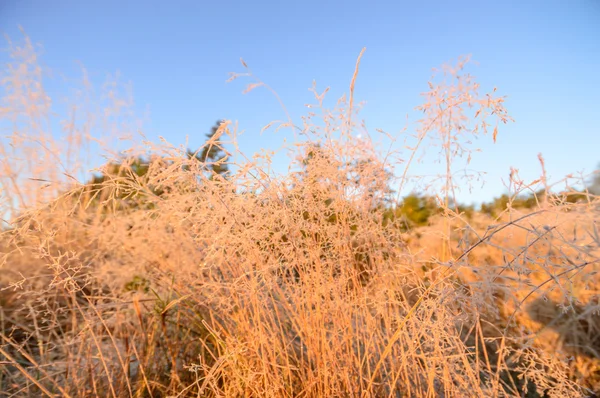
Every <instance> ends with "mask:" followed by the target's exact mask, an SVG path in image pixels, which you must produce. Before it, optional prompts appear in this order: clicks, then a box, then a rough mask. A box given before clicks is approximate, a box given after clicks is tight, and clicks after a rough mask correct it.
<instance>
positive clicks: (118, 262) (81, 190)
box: [0, 40, 600, 397]
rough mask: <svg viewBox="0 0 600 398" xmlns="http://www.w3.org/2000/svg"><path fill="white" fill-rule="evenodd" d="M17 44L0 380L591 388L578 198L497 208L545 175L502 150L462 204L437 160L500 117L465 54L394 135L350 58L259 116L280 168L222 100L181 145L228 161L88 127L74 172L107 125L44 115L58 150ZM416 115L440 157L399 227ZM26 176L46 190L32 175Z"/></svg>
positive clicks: (422, 389) (511, 390) (131, 388)
mask: <svg viewBox="0 0 600 398" xmlns="http://www.w3.org/2000/svg"><path fill="white" fill-rule="evenodd" d="M25 43H26V44H25V46H24V47H18V46H13V47H12V49H13V52H14V53H15V55H16V56H17V58H16V61H15V63H14V64H11V65H9V66H8V67H7V68H6V71H5V72H6V74H7V76H6V77H5V78H4V79H3V84H4V87H5V95H4V99H5V102H4V104H3V108H2V123H3V125H4V123H5V122H6V123H9V122H10V127H11V129H10V133H9V135H8V136H6V137H3V138H2V141H0V150H2V152H1V158H0V160H1V162H2V167H3V173H2V174H1V176H2V177H1V178H0V188H1V189H2V191H1V193H2V199H3V205H4V206H5V207H4V208H3V214H4V218H5V222H6V227H5V228H4V230H3V232H2V234H1V235H0V247H1V248H2V251H1V253H2V257H1V262H0V270H1V271H2V272H1V273H0V289H1V290H0V339H1V340H0V391H3V392H2V393H0V395H2V396H4V395H6V396H65V397H78V396H86V397H87V396H103V397H104V396H110V397H120V396H132V397H142V396H148V397H161V396H178V397H187V396H190V397H191V396H196V397H200V396H202V397H237V396H252V397H258V396H261V397H262V396H267V397H325V396H332V397H335V396H340V397H341V396H344V397H346V396H356V397H380V396H387V397H402V396H408V397H434V396H435V397H437V396H440V397H471V396H472V397H483V396H485V397H522V396H528V397H536V396H539V397H541V396H556V397H558V396H560V397H563V396H585V395H590V394H592V393H593V391H597V390H598V388H599V386H598V383H599V380H600V375H599V369H600V358H599V354H598V352H599V350H600V348H599V344H600V342H599V341H598V336H599V335H600V334H599V333H598V331H599V329H600V322H599V320H598V316H599V312H600V303H599V302H598V288H599V283H598V277H597V274H596V272H597V271H598V269H599V267H600V266H599V264H598V248H599V245H600V237H599V235H598V232H597V229H596V221H597V219H598V215H599V214H598V209H599V207H598V201H597V199H596V198H595V197H594V196H593V195H591V194H588V193H586V194H585V195H584V199H585V200H582V201H579V202H575V203H571V202H568V201H566V200H564V197H563V198H562V200H561V198H560V197H559V196H553V197H552V200H544V201H543V202H540V204H539V206H537V207H536V208H534V209H531V210H527V212H523V211H521V210H517V209H513V208H512V207H511V206H510V203H512V201H513V199H514V198H516V196H517V195H518V194H519V193H520V192H523V191H524V190H532V191H534V192H538V191H539V184H542V185H543V186H544V192H545V193H546V198H550V196H549V195H548V193H549V192H550V190H551V188H552V185H551V184H550V182H548V181H546V179H545V178H542V179H540V181H539V182H534V183H532V184H527V183H525V182H523V181H520V180H519V179H518V173H516V172H515V173H513V175H512V177H513V179H512V180H511V186H510V187H511V190H512V191H511V196H510V198H509V200H508V206H507V208H506V211H504V212H503V213H502V214H499V215H497V217H496V219H492V218H490V217H489V216H486V215H483V214H479V213H478V214H475V215H474V216H473V217H472V219H467V218H466V217H463V215H461V214H460V211H458V209H457V208H456V207H455V204H456V200H455V199H456V198H455V195H454V193H453V192H454V190H455V189H456V188H457V187H458V182H457V180H456V179H455V177H454V176H455V173H456V170H455V165H456V163H455V161H456V159H457V158H460V157H461V156H463V155H465V156H467V158H468V157H469V156H470V154H471V152H472V151H473V149H472V148H471V147H470V146H469V143H468V141H469V136H470V135H473V134H479V133H482V132H483V133H485V132H486V131H487V130H488V129H490V130H492V128H491V126H492V125H493V126H494V127H493V130H492V131H493V132H492V139H494V140H495V139H496V135H497V134H498V130H497V125H498V123H499V122H500V123H506V122H508V121H510V120H511V119H510V117H509V116H508V114H507V111H506V110H505V109H504V107H503V101H504V99H503V98H502V97H498V98H496V97H493V96H492V95H491V94H490V95H487V94H486V95H480V94H479V93H478V89H479V86H478V85H477V84H476V83H475V81H474V79H473V78H472V77H471V76H470V75H468V74H465V73H464V70H465V69H466V67H467V64H466V61H467V60H466V59H465V60H460V61H459V62H458V65H457V66H456V67H453V68H450V67H448V68H445V69H444V70H443V71H444V73H445V75H442V78H444V76H446V77H448V78H450V80H451V82H450V81H442V82H437V83H436V82H435V81H432V82H431V83H430V86H429V91H428V92H427V93H425V95H424V98H425V103H424V104H423V105H421V106H420V107H419V108H418V109H419V110H421V111H423V119H422V120H420V121H419V124H418V128H417V130H416V133H415V134H414V135H413V139H414V140H416V142H415V145H413V146H412V150H411V152H410V153H408V154H406V155H407V156H404V155H403V154H402V153H400V152H397V151H395V150H393V149H392V147H393V146H392V147H390V149H389V150H387V151H381V150H379V149H378V148H379V146H378V143H377V142H375V141H374V140H373V139H372V138H371V135H370V134H369V133H368V131H367V130H366V127H365V125H364V123H360V122H359V121H357V119H356V117H357V116H356V114H357V110H358V106H355V99H354V85H355V83H356V81H357V77H358V71H359V63H360V57H359V59H358V62H357V64H356V70H355V73H354V75H353V77H352V80H351V86H350V91H349V94H348V96H344V97H342V98H341V99H340V100H339V101H337V103H336V105H335V107H334V108H333V109H328V108H327V107H326V106H325V95H326V93H327V91H328V90H325V91H324V92H323V93H321V94H319V92H318V91H317V89H316V86H314V87H313V91H314V94H315V103H314V104H311V108H314V109H315V110H319V111H320V114H317V113H316V111H314V112H313V111H310V112H309V113H308V114H307V115H306V116H305V117H304V118H303V119H302V123H301V124H299V125H297V124H295V123H294V122H293V121H292V120H291V117H289V115H286V119H287V121H285V122H283V123H279V126H278V127H277V128H291V129H293V130H294V132H295V133H296V141H295V142H294V143H293V145H290V146H288V147H284V148H283V149H282V150H288V151H289V153H290V159H291V164H292V166H291V168H290V172H289V173H288V174H286V175H283V176H280V175H276V174H275V173H273V172H270V163H269V162H270V158H271V157H272V156H273V155H274V153H268V152H267V153H264V154H261V155H254V156H252V155H247V154H245V153H244V152H243V151H241V150H240V149H239V148H238V146H237V141H236V137H237V135H238V134H237V130H236V126H235V125H234V124H233V123H232V122H231V121H224V122H223V123H222V124H221V125H220V126H219V128H218V130H217V131H216V132H215V134H214V136H213V138H211V139H210V140H209V142H207V143H206V146H205V147H203V148H209V147H210V146H217V147H219V148H220V149H221V150H222V151H224V153H226V154H227V156H225V157H223V159H220V160H216V162H221V163H219V164H221V165H224V164H225V163H226V164H227V168H228V169H229V172H228V174H227V175H223V176H221V175H218V174H214V173H213V174H211V172H210V170H212V169H214V167H212V166H211V165H209V164H206V163H205V162H202V161H200V160H201V159H198V158H197V157H194V156H189V152H188V151H187V149H186V148H183V147H178V146H175V145H172V144H169V143H168V142H166V141H165V140H163V141H161V142H159V143H154V142H150V141H148V140H146V139H145V138H143V137H142V138H143V139H142V143H141V144H140V145H138V146H132V147H131V148H129V150H128V151H125V152H124V153H125V154H126V156H125V158H122V159H118V157H116V156H115V153H114V152H110V151H109V149H110V148H111V146H110V145H108V144H106V146H105V148H106V149H102V147H104V145H100V146H99V148H100V149H98V148H96V149H97V150H98V151H100V152H102V151H104V152H102V153H103V154H105V155H106V156H107V157H108V158H109V160H111V162H112V163H111V162H109V163H108V164H107V165H106V166H105V167H103V168H101V169H100V170H99V171H100V172H102V173H103V175H104V176H105V178H103V179H101V180H98V181H96V183H95V184H92V185H90V184H87V182H88V181H89V180H86V179H82V178H80V177H76V176H80V175H82V174H81V173H84V171H85V167H87V165H85V164H84V163H82V162H81V161H77V159H82V153H84V152H83V151H85V150H86V149H87V145H88V142H90V141H93V142H96V141H94V140H98V142H110V138H111V137H113V136H114V132H115V130H113V127H115V126H116V125H115V124H114V123H112V124H111V123H107V124H103V123H100V122H98V121H97V120H87V121H83V122H81V121H80V123H81V124H80V126H82V127H75V126H76V123H70V124H66V126H68V128H66V130H65V131H66V134H67V137H68V139H67V140H66V142H67V143H68V148H70V149H68V150H67V149H64V147H61V146H60V145H59V144H61V143H63V141H61V140H60V139H59V138H56V135H55V134H52V132H51V130H50V126H51V125H52V123H51V122H50V121H49V120H51V117H52V114H51V113H50V104H51V103H50V100H49V98H48V97H47V95H46V94H45V93H44V91H43V86H42V84H41V76H42V70H41V69H40V68H39V67H38V66H37V56H36V51H35V48H34V47H33V45H32V44H31V43H30V42H29V41H28V40H26V42H25ZM362 54H363V53H362V52H361V56H362ZM243 66H244V67H245V68H246V69H247V73H246V77H254V75H253V74H252V73H251V72H250V70H249V69H248V68H247V65H246V64H245V63H243ZM232 76H233V77H238V76H240V75H238V74H233V75H232ZM260 87H267V88H269V87H268V86H267V85H266V84H264V83H263V82H261V81H260V80H256V81H255V82H254V83H252V84H251V85H250V86H249V89H250V90H251V89H255V88H260ZM269 89H270V88H269ZM248 91H249V90H248ZM494 91H495V90H494ZM273 92H274V93H275V91H274V90H273ZM109 94H110V95H109V96H108V98H109V102H111V103H112V104H113V105H114V106H113V107H111V109H112V110H113V111H114V112H103V113H102V115H104V116H106V115H108V116H110V118H117V119H110V120H120V119H119V118H120V117H121V116H120V115H121V114H122V113H120V112H125V113H124V116H125V119H128V118H129V119H130V118H131V115H130V114H128V112H129V111H128V110H127V109H129V105H131V101H130V100H127V101H121V100H119V99H118V98H117V97H116V91H115V90H114V87H113V88H112V89H110V90H109ZM281 103H282V104H283V101H281ZM128 104H129V105H128ZM283 110H284V113H286V114H287V111H285V108H284V109H283ZM93 116H95V115H93V114H92V115H90V118H92V117H93ZM92 119H93V118H92ZM489 123H493V124H491V125H490V124H489ZM273 124H276V123H271V124H269V125H267V126H266V128H269V127H270V126H272V125H273ZM6 125H8V124H6ZM92 125H94V126H97V129H96V130H95V131H96V132H98V130H99V132H98V134H97V136H95V137H93V136H92V134H91V132H90V131H91V127H90V126H92ZM111 126H112V127H111ZM120 126H121V127H123V126H122V125H120ZM357 130H361V138H360V139H357V138H356V132H357ZM117 131H118V130H117ZM428 137H431V138H432V139H433V144H434V145H438V146H439V147H440V148H441V152H440V153H441V155H442V158H443V160H444V163H445V166H444V170H442V172H441V174H443V176H444V178H443V180H442V181H443V183H442V184H441V186H439V187H438V188H439V197H440V200H439V202H440V205H442V208H443V211H442V212H441V213H440V214H438V215H436V216H435V217H433V218H434V220H433V221H432V222H431V223H430V225H428V226H422V227H419V228H414V229H411V228H409V230H408V231H407V230H406V228H405V227H402V225H400V224H401V223H402V221H401V220H399V219H396V218H393V217H392V218H389V217H387V214H389V209H390V208H392V207H393V206H396V205H397V204H398V203H397V201H398V199H395V198H394V195H393V190H394V189H395V190H396V192H397V193H398V195H401V194H404V193H405V192H404V191H405V189H404V188H405V184H406V183H407V181H408V180H409V178H412V177H411V173H410V168H411V167H412V165H413V163H414V161H416V159H418V157H419V156H420V153H421V151H422V150H423V149H424V148H425V146H426V145H427V140H426V139H427V138H428ZM389 138H391V140H390V141H391V142H396V141H397V140H399V139H400V138H402V137H389ZM104 139H107V141H103V140H104ZM203 148H200V149H199V150H198V153H201V152H203ZM232 148H233V149H232ZM148 153H151V154H152V157H151V158H149V160H148V162H147V163H145V164H144V173H139V172H137V173H136V167H138V168H139V167H140V164H139V163H135V161H136V159H139V156H140V155H145V154H148ZM57 157H58V158H59V159H57ZM59 160H60V161H59ZM115 161H119V166H118V167H117V168H114V164H115V163H114V162H115ZM111 164H112V166H111ZM111 167H112V168H111ZM397 170H400V173H399V175H397V176H395V175H394V172H395V171H397ZM39 180H44V181H48V183H51V184H52V185H51V187H52V189H47V190H46V191H44V192H45V193H43V194H42V193H40V190H39V186H37V185H35V184H38V183H39ZM437 181H440V180H435V181H430V183H431V184H433V186H435V184H437ZM564 182H568V183H572V182H573V181H572V179H567V180H565V181H564Z"/></svg>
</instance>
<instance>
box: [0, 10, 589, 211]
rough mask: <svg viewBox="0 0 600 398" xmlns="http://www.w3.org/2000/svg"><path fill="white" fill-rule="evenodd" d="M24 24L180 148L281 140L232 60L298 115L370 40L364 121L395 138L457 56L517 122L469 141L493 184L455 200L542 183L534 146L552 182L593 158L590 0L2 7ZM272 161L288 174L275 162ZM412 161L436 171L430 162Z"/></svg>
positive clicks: (344, 80)
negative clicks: (516, 183)
mask: <svg viewBox="0 0 600 398" xmlns="http://www.w3.org/2000/svg"><path fill="white" fill-rule="evenodd" d="M19 25H20V26H22V27H23V29H24V30H25V32H26V33H27V34H28V35H29V37H30V38H31V39H32V41H34V42H36V43H40V44H41V45H42V46H43V49H44V51H43V58H42V61H43V63H44V64H45V65H47V66H48V67H50V68H51V69H52V70H56V71H59V72H61V73H63V74H65V75H67V76H76V75H77V73H78V64H77V62H81V63H82V64H83V65H84V66H85V67H86V68H87V70H88V72H89V73H90V77H91V79H92V81H94V82H97V83H102V82H103V81H104V79H105V78H106V76H107V74H109V73H114V72H115V71H117V70H119V71H120V73H121V74H122V76H123V78H124V79H126V80H131V81H132V83H133V91H134V97H135V100H136V106H137V107H138V109H139V111H140V113H141V112H143V110H144V109H146V106H147V107H148V109H149V110H150V121H149V123H148V124H147V125H146V127H145V131H146V132H147V134H148V136H149V137H152V138H155V137H157V136H158V135H162V136H164V137H166V138H167V139H168V140H169V141H171V142H173V143H175V144H181V143H183V142H184V140H185V136H186V135H189V136H190V143H191V145H190V146H192V147H194V146H198V145H200V144H201V143H202V142H203V140H204V134H205V133H207V132H208V131H209V130H210V127H211V126H212V125H213V124H214V122H215V120H217V119H219V118H228V119H232V120H235V121H238V122H239V125H240V128H241V129H243V130H244V131H245V134H244V135H243V136H242V137H241V139H240V146H241V149H242V150H244V151H245V152H248V153H252V152H254V151H256V150H258V149H259V148H274V147H277V146H279V144H280V143H281V139H282V138H283V137H285V136H286V134H287V133H285V132H282V133H280V134H278V135H273V134H270V133H264V134H263V135H260V134H259V131H260V129H261V127H262V126H264V125H265V124H266V123H268V122H269V121H271V120H274V119H282V118H283V117H284V115H283V113H282V111H281V109H280V107H279V105H278V103H277V101H276V100H275V98H274V97H273V96H272V95H270V94H269V93H268V92H266V91H265V90H258V91H254V92H252V93H250V94H247V95H242V94H241V92H242V90H243V89H244V85H245V84H244V83H245V82H243V81H239V82H237V81H236V82H233V83H229V84H226V83H225V81H226V79H227V77H228V75H227V73H228V72H232V71H241V70H242V67H241V66H240V63H239V58H240V57H243V58H244V59H245V60H246V61H247V63H248V64H249V65H250V67H251V68H252V70H253V71H254V72H255V73H256V74H257V75H258V76H259V77H261V78H262V79H263V80H264V81H266V82H267V83H268V84H269V85H271V86H272V87H273V88H274V89H275V90H276V91H277V92H278V94H279V95H280V96H281V98H282V99H283V101H284V102H285V104H286V106H287V107H288V109H289V110H290V112H291V114H292V116H293V117H294V118H295V120H296V121H299V118H300V116H301V115H303V114H304V113H305V112H306V110H307V109H306V108H305V107H304V104H306V103H308V102H311V95H312V94H311V93H310V92H309V91H308V88H310V86H311V84H312V81H313V80H316V82H317V85H318V87H320V88H321V89H322V88H325V87H327V86H330V87H331V91H330V93H331V94H330V98H331V99H337V97H339V96H340V95H342V94H343V93H344V92H347V91H348V86H349V82H350V78H351V76H352V73H353V70H354V64H355V61H356V58H357V56H358V54H359V53H360V50H361V49H362V48H363V47H366V48H367V50H366V53H365V55H364V57H363V60H362V63H361V69H360V74H359V79H358V82H357V86H356V92H355V96H356V98H357V100H360V101H365V102H366V105H365V108H364V110H363V111H362V113H361V117H362V118H364V119H365V120H366V122H367V126H368V127H369V129H370V130H372V131H374V130H375V129H376V128H381V129H384V130H386V131H387V132H389V133H391V134H396V133H399V132H400V131H401V129H402V128H403V127H404V126H405V120H406V119H405V118H406V114H407V113H411V112H412V110H413V108H414V107H415V106H417V105H419V103H420V97H419V93H421V92H423V91H425V90H426V89H427V81H428V79H429V77H430V75H431V68H433V67H437V66H440V65H441V64H442V63H444V62H447V61H452V60H455V59H456V58H457V57H459V56H461V55H465V54H471V55H472V57H473V59H474V60H475V61H477V62H478V63H479V65H478V66H475V67H473V68H472V69H471V70H470V71H471V72H472V73H473V74H474V75H475V76H476V77H477V79H478V81H479V82H481V84H482V87H483V88H491V87H493V86H497V87H498V90H499V93H501V94H505V95H507V96H508V99H507V102H506V106H507V108H508V110H509V112H510V114H511V115H512V116H513V118H514V119H515V120H516V122H515V123H513V124H512V125H509V126H504V128H503V129H501V130H500V135H499V137H498V138H499V139H498V142H497V143H496V144H495V145H494V144H492V140H491V137H484V138H483V139H481V140H479V141H478V146H479V147H481V149H482V151H483V152H482V153H481V154H475V157H474V160H473V162H472V164H471V167H472V168H475V169H477V170H481V171H486V172H487V176H486V181H487V183H486V185H485V187H484V188H483V189H479V188H478V187H479V186H477V187H476V188H475V189H474V190H473V192H472V193H469V192H467V191H464V192H462V193H461V194H460V195H459V199H460V200H462V201H464V202H480V201H482V200H488V199H490V198H491V197H492V196H495V195H498V194H500V193H502V192H503V189H504V188H503V186H502V185H501V182H500V179H501V178H504V179H506V177H507V176H508V173H509V170H510V167H511V166H514V167H517V168H519V170H520V174H521V176H522V177H523V178H525V179H530V180H533V179H535V178H537V177H538V176H539V173H540V168H539V163H538V160H537V154H538V153H539V152H541V153H542V154H543V155H544V157H545V159H546V163H547V167H548V172H549V174H550V177H551V179H560V178H562V177H563V176H564V175H566V174H568V173H571V172H578V171H587V172H590V171H592V170H593V169H594V168H595V167H596V165H597V164H598V163H599V162H600V150H599V149H600V128H599V127H598V126H599V124H598V120H597V115H600V113H599V111H598V109H600V95H599V89H600V74H599V73H598V71H599V70H600V68H599V67H600V1H598V0H577V1H564V0H560V1H555V0H546V1H502V2H491V1H451V2H447V1H421V2H400V1H386V2H382V1H373V2H366V1H361V2H358V1H302V2H277V1H255V2H242V1H220V2H219V1H213V2H208V1H173V2H164V1H161V2H159V1H137V0H135V1H126V2H120V1H98V2H90V1H78V0H69V1H67V0H56V1H52V2H47V1H33V0H21V1H13V2H9V1H4V2H0V31H1V32H2V33H4V34H7V35H8V36H9V37H11V38H12V39H19V38H20V37H21V34H20V32H19V30H18V27H19ZM0 61H1V62H2V63H5V62H6V54H5V53H2V55H0ZM54 88H55V89H57V90H59V91H60V86H55V87H54ZM411 114H412V113H411ZM414 121H415V119H412V120H411V122H414ZM413 129H414V124H410V125H409V130H413ZM288 136H289V134H288ZM275 166H276V167H279V168H280V169H281V171H283V170H284V163H283V162H282V161H281V160H280V161H279V163H277V164H276V165H275ZM419 167H420V169H418V170H417V169H415V172H418V171H423V172H424V173H432V172H435V171H436V170H437V169H435V168H436V167H437V168H438V169H439V168H440V165H432V164H424V165H421V166H419Z"/></svg>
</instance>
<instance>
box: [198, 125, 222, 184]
mask: <svg viewBox="0 0 600 398" xmlns="http://www.w3.org/2000/svg"><path fill="white" fill-rule="evenodd" d="M222 123H223V121H222V120H219V121H217V122H216V123H215V125H214V126H213V127H212V129H211V131H210V133H208V134H206V137H207V140H206V145H205V146H204V147H203V148H202V151H201V152H200V153H199V154H198V155H196V152H192V151H190V150H188V156H190V157H197V159H198V160H199V161H200V162H202V163H204V164H206V165H208V168H209V170H210V171H211V176H210V178H214V176H215V175H216V174H218V175H220V176H222V177H226V175H227V173H228V172H229V167H228V165H227V163H226V162H227V154H226V153H225V151H224V150H223V142H222V141H221V139H220V136H216V135H217V133H219V127H220V126H221V124H222Z"/></svg>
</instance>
